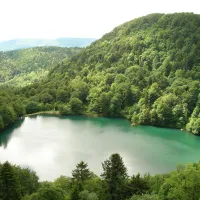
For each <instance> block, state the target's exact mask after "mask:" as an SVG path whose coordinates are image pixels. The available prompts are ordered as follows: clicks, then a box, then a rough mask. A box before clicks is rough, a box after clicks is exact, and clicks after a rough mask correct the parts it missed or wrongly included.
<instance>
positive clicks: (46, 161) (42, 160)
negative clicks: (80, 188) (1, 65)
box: [0, 116, 200, 180]
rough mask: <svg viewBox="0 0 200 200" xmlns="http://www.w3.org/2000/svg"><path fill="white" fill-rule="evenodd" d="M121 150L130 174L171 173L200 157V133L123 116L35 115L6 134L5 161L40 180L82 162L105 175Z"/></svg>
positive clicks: (0, 151) (0, 144)
mask: <svg viewBox="0 0 200 200" xmlns="http://www.w3.org/2000/svg"><path fill="white" fill-rule="evenodd" d="M112 153H119V154H120V155H121V156H122V157H123V160H124V163H125V165H126V167H127V168H128V172H129V175H132V174H133V173H134V174H136V173H137V172H140V173H142V174H143V173H146V172H150V173H151V174H156V173H164V172H169V171H171V170H173V169H175V168H176V166H177V164H178V163H183V164H185V163H187V162H197V161H198V160H199V158H200V137H197V136H194V135H192V134H189V133H186V132H184V131H180V130H174V129H165V128H156V127H151V126H136V127H132V126H131V125H130V122H129V121H127V120H124V119H118V118H103V117H102V118H101V117H97V118H95V117H84V116H70V117H55V116H33V117H26V118H25V119H24V120H20V121H18V122H17V123H16V124H15V125H14V126H13V127H11V128H9V129H7V130H6V131H4V132H2V133H1V134H0V162H1V163H2V162H4V161H6V160H8V161H9V162H11V163H12V164H17V165H21V166H22V167H30V168H31V169H33V170H35V171H36V172H37V174H38V175H39V177H40V180H54V179H55V178H57V177H59V176H60V175H66V176H71V171H72V170H73V169H74V168H75V166H76V164H77V163H78V162H80V161H82V160H83V161H85V162H87V163H88V165H89V168H90V169H91V171H93V172H94V173H96V174H97V175H100V174H101V173H102V166H101V163H102V162H103V161H104V160H106V159H107V158H108V157H109V156H110V155H111V154H112Z"/></svg>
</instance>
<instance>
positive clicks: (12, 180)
mask: <svg viewBox="0 0 200 200" xmlns="http://www.w3.org/2000/svg"><path fill="white" fill-rule="evenodd" d="M0 196H1V197H0V198H1V199H2V200H8V199H9V200H20V199H21V191H20V185H19V182H18V179H17V177H16V175H15V173H14V170H13V168H12V166H11V165H10V163H8V162H5V163H4V164H3V165H2V167H1V171H0Z"/></svg>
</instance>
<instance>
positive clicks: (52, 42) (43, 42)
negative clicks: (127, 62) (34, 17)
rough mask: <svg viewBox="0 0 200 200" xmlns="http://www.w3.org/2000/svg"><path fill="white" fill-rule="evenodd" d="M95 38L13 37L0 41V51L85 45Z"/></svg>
mask: <svg viewBox="0 0 200 200" xmlns="http://www.w3.org/2000/svg"><path fill="white" fill-rule="evenodd" d="M95 40H96V39H95V38H57V39H13V40H8V41H2V42H0V51H10V50H18V49H25V48H31V47H37V46H58V47H86V46H88V45H90V44H91V43H92V42H94V41H95Z"/></svg>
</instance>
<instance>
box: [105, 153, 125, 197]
mask: <svg viewBox="0 0 200 200" xmlns="http://www.w3.org/2000/svg"><path fill="white" fill-rule="evenodd" d="M102 167H103V171H104V172H103V174H102V175H101V177H102V178H103V181H104V194H105V199H108V200H109V199H110V200H118V199H119V200H120V199H124V197H125V195H124V189H125V188H126V182H127V178H128V175H127V169H126V167H125V165H124V163H123V160H122V158H121V157H120V155H119V154H113V155H111V157H110V158H109V159H108V160H106V161H104V163H103V164H102Z"/></svg>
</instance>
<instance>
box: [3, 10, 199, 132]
mask: <svg viewBox="0 0 200 200" xmlns="http://www.w3.org/2000/svg"><path fill="white" fill-rule="evenodd" d="M199 85H200V15H197V14H193V13H175V14H151V15H147V16H145V17H141V18H138V19H134V20H132V21H130V22H127V23H125V24H122V25H121V26H119V27H117V28H115V29H114V30H113V31H112V32H110V33H108V34H105V35H104V36H103V37H102V38H101V39H100V40H97V41H95V42H93V43H92V44H91V45H90V46H89V47H87V48H85V49H83V50H82V51H81V52H80V53H79V54H78V55H76V56H73V57H72V58H71V59H69V60H65V61H63V62H60V63H59V64H58V65H56V66H55V67H54V68H53V69H52V70H51V71H50V72H49V74H48V75H47V76H46V77H45V78H43V79H42V80H41V81H40V82H38V83H34V84H32V85H30V86H27V87H24V88H22V89H16V90H15V91H11V92H13V93H14V94H15V97H12V98H11V97H8V96H9V95H7V96H6V95H1V94H0V98H4V99H5V100H3V102H6V101H7V102H9V104H8V105H10V110H11V108H12V110H14V111H15V112H16V113H18V111H16V109H15V108H14V107H13V106H14V104H15V103H13V100H12V99H14V102H15V101H16V100H15V99H16V98H19V99H20V100H19V102H20V103H21V105H22V106H23V107H24V109H23V110H24V112H25V113H28V114H29V113H35V112H38V111H46V110H52V111H57V112H58V111H59V112H60V113H61V114H66V115H71V114H86V115H100V116H112V117H116V116H117V117H124V118H127V119H129V120H131V121H132V124H133V125H137V124H148V125H154V126H161V127H171V128H179V129H187V130H188V131H190V132H192V133H194V134H200V87H199ZM4 93H5V91H4ZM2 109H4V107H3V108H2V101H0V110H2ZM0 113H1V116H0V120H1V118H2V120H1V121H2V123H3V124H4V126H3V127H4V128H5V127H6V126H7V123H4V121H5V118H6V117H5V115H7V114H8V113H9V112H2V111H0ZM2 113H3V114H2ZM20 115H21V113H20ZM15 116H19V115H18V114H15Z"/></svg>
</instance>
